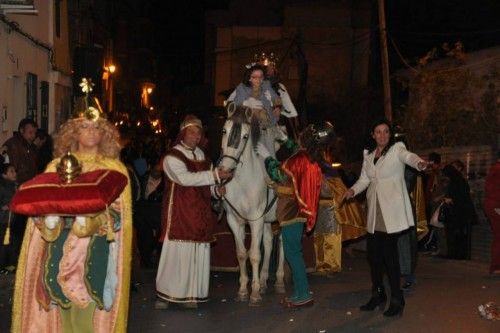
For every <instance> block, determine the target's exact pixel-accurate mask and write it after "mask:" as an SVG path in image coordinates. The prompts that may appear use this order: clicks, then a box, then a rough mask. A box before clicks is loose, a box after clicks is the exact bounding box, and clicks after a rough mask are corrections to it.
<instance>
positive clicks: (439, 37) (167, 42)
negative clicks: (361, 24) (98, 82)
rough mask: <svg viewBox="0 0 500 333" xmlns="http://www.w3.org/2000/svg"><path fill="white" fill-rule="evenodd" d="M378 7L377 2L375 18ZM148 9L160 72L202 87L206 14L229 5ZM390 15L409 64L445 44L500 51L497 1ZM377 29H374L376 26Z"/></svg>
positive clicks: (428, 3)
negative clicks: (164, 69) (499, 48)
mask: <svg viewBox="0 0 500 333" xmlns="http://www.w3.org/2000/svg"><path fill="white" fill-rule="evenodd" d="M248 2H249V4H251V3H252V1H248ZM283 2H286V1H283ZM288 2H299V1H298V0H292V1H288ZM376 2H377V1H376V0H373V5H374V6H373V8H374V15H376V8H377V7H376ZM144 3H146V5H145V6H146V10H145V13H144V14H145V15H147V16H149V17H150V18H151V20H152V22H153V24H154V25H155V27H156V29H157V30H156V31H158V32H159V33H158V35H157V36H155V38H156V50H155V51H156V52H157V53H158V56H159V62H160V67H161V65H162V64H163V65H167V66H169V68H170V70H171V72H172V74H173V76H174V77H177V78H178V79H180V80H181V81H183V83H186V84H196V83H197V82H198V83H200V82H202V81H203V66H204V64H203V58H204V45H203V43H204V14H205V11H208V10H214V9H227V8H228V6H229V3H230V0H222V1H221V0H205V1H195V0H184V1H175V2H174V1H162V0H150V1H144ZM386 15H387V28H388V31H389V34H390V36H391V37H392V39H393V40H394V42H395V44H396V45H397V47H398V48H399V49H400V51H401V53H402V55H403V56H404V57H405V58H407V59H410V60H414V59H416V58H417V57H419V56H422V55H424V54H425V53H426V52H427V51H428V50H430V49H432V48H433V47H439V46H440V45H441V44H442V43H443V42H449V43H450V44H451V45H453V43H454V42H456V41H458V40H461V41H463V42H464V45H465V50H466V52H467V51H473V50H479V49H482V48H486V47H491V46H496V45H500V20H499V15H500V1H499V0H418V1H415V0H386ZM374 20H376V16H374ZM373 27H374V29H376V22H374V25H373ZM391 48H393V46H391ZM390 52H391V57H397V55H396V54H394V52H393V50H390ZM391 66H392V68H391V70H392V69H397V68H398V67H401V66H403V65H402V63H401V62H400V61H398V59H391Z"/></svg>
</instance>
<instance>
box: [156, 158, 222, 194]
mask: <svg viewBox="0 0 500 333" xmlns="http://www.w3.org/2000/svg"><path fill="white" fill-rule="evenodd" d="M163 171H164V172H165V173H166V174H167V176H168V178H170V179H171V180H172V181H173V182H175V183H177V184H179V185H182V186H207V185H213V184H215V180H214V176H213V173H212V171H211V170H207V171H199V172H190V171H188V169H187V168H186V165H185V164H184V162H182V161H181V160H179V159H178V158H177V157H174V156H170V155H167V156H166V157H165V159H164V160H163Z"/></svg>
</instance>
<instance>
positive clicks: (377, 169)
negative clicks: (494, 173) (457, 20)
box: [343, 120, 427, 317]
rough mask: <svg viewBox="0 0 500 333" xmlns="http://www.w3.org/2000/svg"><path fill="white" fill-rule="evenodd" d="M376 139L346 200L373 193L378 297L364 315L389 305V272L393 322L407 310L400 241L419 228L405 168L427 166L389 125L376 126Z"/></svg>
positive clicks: (371, 257)
mask: <svg viewBox="0 0 500 333" xmlns="http://www.w3.org/2000/svg"><path fill="white" fill-rule="evenodd" d="M370 134H371V142H370V144H369V147H368V149H366V150H365V151H364V159H363V167H362V170H361V175H360V177H359V179H358V181H357V182H356V183H355V184H354V185H353V186H352V187H351V188H350V189H349V190H348V191H346V192H345V194H344V197H343V199H350V198H352V197H354V196H356V195H358V194H359V193H361V192H363V191H364V190H365V189H368V190H367V192H366V199H367V204H368V214H367V223H366V229H367V231H368V238H367V256H368V262H369V264H370V272H371V280H372V297H371V298H370V300H369V302H368V303H367V304H365V305H363V306H361V307H360V310H361V311H371V310H374V309H375V308H376V307H378V306H379V305H380V306H385V303H386V301H387V295H386V294H385V290H384V287H383V272H384V271H385V272H386V273H387V275H388V278H389V285H390V287H391V301H390V305H389V308H388V309H387V310H386V311H385V312H384V316H387V317H392V316H395V315H401V314H402V313H403V309H404V305H405V302H404V298H403V294H402V292H401V288H400V269H399V256H398V237H399V235H400V233H401V231H403V230H406V229H408V228H409V227H411V226H413V225H415V222H414V219H413V213H412V207H411V203H410V198H409V197H408V191H407V190H406V184H405V180H404V170H405V164H408V165H409V166H411V167H413V168H416V169H418V170H424V169H425V168H426V167H427V162H426V161H424V160H422V159H421V158H420V157H418V156H417V155H415V154H413V153H411V152H409V151H407V150H406V147H405V145H404V143H402V142H395V140H394V133H393V131H392V129H391V125H390V123H389V122H388V121H387V120H380V121H377V122H375V123H374V125H373V126H372V127H371V133H370Z"/></svg>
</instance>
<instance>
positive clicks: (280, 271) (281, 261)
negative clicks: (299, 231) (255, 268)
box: [274, 233, 286, 294]
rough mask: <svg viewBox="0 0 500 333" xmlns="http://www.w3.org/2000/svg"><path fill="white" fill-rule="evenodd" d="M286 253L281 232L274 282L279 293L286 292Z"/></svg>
mask: <svg viewBox="0 0 500 333" xmlns="http://www.w3.org/2000/svg"><path fill="white" fill-rule="evenodd" d="M284 266H285V253H284V252H283V239H282V238H281V233H280V235H279V241H278V268H277V270H276V283H275V284H274V290H275V292H276V293H278V294H284V293H286V289H285V281H284V277H285V269H284Z"/></svg>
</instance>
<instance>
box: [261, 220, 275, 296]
mask: <svg viewBox="0 0 500 333" xmlns="http://www.w3.org/2000/svg"><path fill="white" fill-rule="evenodd" d="M262 241H263V245H264V256H263V260H262V268H261V269H260V293H261V294H265V293H266V291H267V279H268V278H269V262H270V259H271V251H272V249H273V230H272V228H271V223H264V231H263V238H262Z"/></svg>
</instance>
